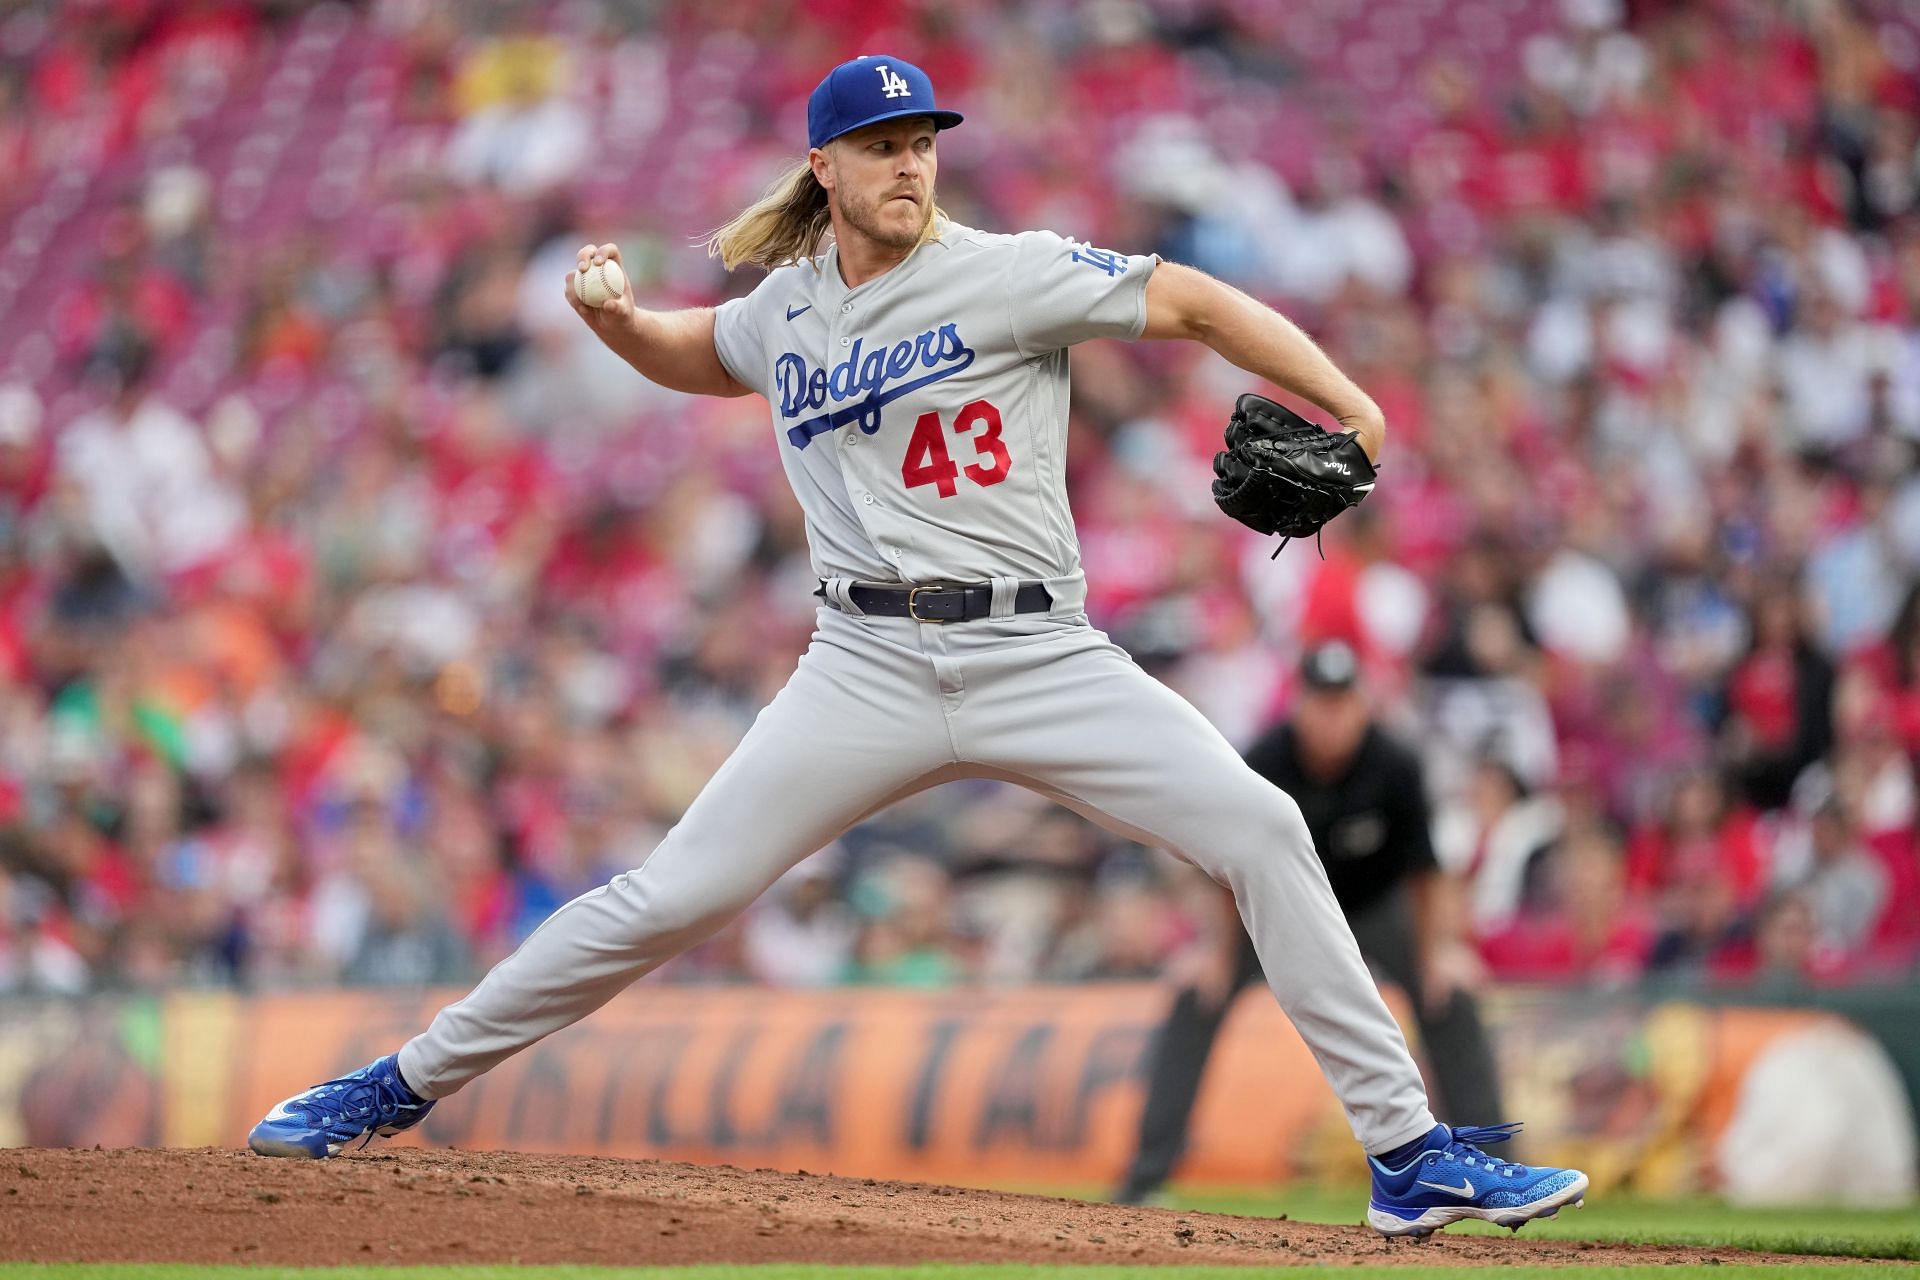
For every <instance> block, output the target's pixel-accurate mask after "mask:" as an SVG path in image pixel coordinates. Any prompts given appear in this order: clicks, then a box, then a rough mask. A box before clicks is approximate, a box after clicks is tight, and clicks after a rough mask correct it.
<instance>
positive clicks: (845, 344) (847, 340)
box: [840, 338, 853, 347]
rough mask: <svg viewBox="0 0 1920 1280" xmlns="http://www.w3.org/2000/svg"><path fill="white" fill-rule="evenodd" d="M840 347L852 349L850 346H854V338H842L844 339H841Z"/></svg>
mask: <svg viewBox="0 0 1920 1280" xmlns="http://www.w3.org/2000/svg"><path fill="white" fill-rule="evenodd" d="M840 345H841V346H843V347H850V346H852V345H853V339H852V338H842V339H840Z"/></svg>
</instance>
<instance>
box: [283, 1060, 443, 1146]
mask: <svg viewBox="0 0 1920 1280" xmlns="http://www.w3.org/2000/svg"><path fill="white" fill-rule="evenodd" d="M301 1105H303V1106H307V1107H311V1108H313V1110H314V1111H315V1113H317V1115H318V1116H319V1118H320V1119H322V1120H323V1121H326V1122H328V1123H332V1122H335V1121H340V1120H357V1119H361V1118H363V1117H364V1118H366V1119H368V1120H378V1119H380V1118H381V1117H383V1116H387V1117H395V1118H397V1113H400V1112H404V1111H405V1110H406V1109H407V1108H408V1107H410V1106H413V1105H415V1104H413V1103H410V1102H408V1101H407V1100H406V1099H404V1098H402V1097H401V1096H400V1091H399V1090H398V1089H396V1088H395V1087H394V1086H393V1085H391V1084H389V1083H387V1082H386V1081H385V1080H382V1079H379V1078H377V1077H370V1076H361V1077H360V1078H358V1079H356V1078H354V1077H353V1076H342V1077H341V1078H340V1079H338V1080H329V1081H327V1082H326V1083H325V1084H323V1085H320V1086H318V1087H317V1088H316V1089H315V1090H314V1091H313V1093H312V1095H311V1096H310V1097H308V1098H305V1099H303V1100H302V1103H301ZM367 1140H368V1141H369V1142H371V1141H372V1140H373V1127H372V1126H369V1127H368V1129H367ZM361 1145H362V1146H364V1145H366V1144H365V1143H362V1144H361Z"/></svg>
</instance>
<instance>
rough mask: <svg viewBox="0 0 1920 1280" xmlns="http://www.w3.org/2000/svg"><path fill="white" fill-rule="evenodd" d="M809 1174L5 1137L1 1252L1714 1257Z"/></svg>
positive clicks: (71, 1256)
mask: <svg viewBox="0 0 1920 1280" xmlns="http://www.w3.org/2000/svg"><path fill="white" fill-rule="evenodd" d="M1715 1256H1720V1257H1739V1258H1740V1259H1741V1260H1743V1261H1750V1260H1754V1256H1753V1255H1745V1254H1734V1253H1732V1251H1729V1250H1724V1249H1721V1250H1688V1249H1667V1248H1653V1247H1639V1248H1623V1247H1619V1246H1612V1245H1608V1246H1600V1245H1590V1244H1582V1243H1575V1242H1565V1241H1550V1240H1528V1239H1526V1238H1525V1237H1524V1236H1521V1237H1518V1238H1511V1239H1493V1238H1485V1237H1483V1238H1472V1237H1466V1236H1459V1237H1452V1238H1449V1237H1447V1236H1445V1235H1444V1233H1443V1234H1442V1235H1440V1236H1436V1237H1435V1238H1434V1241H1433V1243H1431V1244H1427V1245H1424V1246H1423V1245H1415V1244H1412V1243H1408V1242H1388V1241H1384V1240H1382V1239H1381V1238H1380V1237H1379V1236H1377V1235H1375V1234H1374V1233H1373V1232H1371V1231H1369V1230H1367V1229H1366V1228H1364V1227H1359V1226H1353V1227H1333V1226H1320V1225H1313V1224H1308V1223H1300V1222H1288V1221H1285V1220H1284V1219H1281V1220H1275V1219H1268V1218H1239V1217H1231V1216H1228V1215H1225V1214H1211V1213H1176V1212H1172V1211H1170V1210H1165V1209H1130V1208H1123V1207H1120V1206H1117V1205H1104V1204H1085V1203H1082V1202H1080V1201H1077V1200H1061V1199H1052V1198H1048V1197H1044V1196H1018V1195H1007V1194H1003V1193H1000V1192H993V1191H974V1190H968V1189H964V1188H958V1187H936V1186H925V1185H922V1184H918V1183H911V1182H882V1181H874V1180H870V1179H863V1178H836V1177H828V1176H822V1175H816V1174H807V1173H775V1172H773V1171H771V1170H765V1169H762V1170H756V1171H753V1172H748V1171H746V1170H741V1169H731V1168H723V1167H707V1166H702V1165H689V1164H666V1163H660V1162H656V1161H628V1160H611V1159H602V1158H590V1157H580V1156H548V1155H521V1154H513V1153H505V1152H465V1151H417V1150H400V1149H394V1150H387V1151H382V1150H379V1149H377V1148H376V1149H374V1150H371V1151H368V1152H365V1153H364V1154H362V1153H355V1154H352V1155H348V1156H343V1157H341V1158H340V1159H336V1160H328V1161H324V1162H315V1163H308V1162H305V1161H291V1160H264V1159H261V1158H260V1157H258V1156H254V1155H252V1154H250V1153H248V1152H245V1151H230V1150H217V1149H204V1148H203V1149H199V1150H191V1151H155V1150H145V1149H129V1150H98V1149H95V1150H89V1151H56V1150H35V1149H17V1150H12V1151H4V1152H0V1258H4V1259H8V1260H33V1261H56V1260H57V1261H80V1262H198V1263H211V1262H241V1261H244V1262H260V1263H274V1264H281V1265H302V1264H304V1265H309V1266H323V1265H329V1264H342V1263H366V1262H393V1263H425V1262H472V1263H483V1262H485V1263H512V1262H519V1263H545V1262H586V1263H601V1264H607V1265H640V1264H653V1265H670V1264H676V1263H697V1262H775V1261H793V1262H843V1263H910V1262H936V1261H937V1262H993V1261H1037V1262H1047V1261H1053V1262H1076V1263H1094V1262H1104V1263H1125V1262H1135V1263H1140V1262H1145V1263H1159V1262H1189V1263H1195V1262H1210V1263H1262V1264H1266V1265H1273V1264H1276V1263H1289V1262H1302V1263H1307V1262H1311V1263H1319V1264H1326V1263H1329V1262H1338V1261H1342V1260H1346V1259H1362V1258H1363V1259H1365V1260H1367V1261H1369V1262H1394V1261H1402V1262H1414V1263H1422V1264H1426V1265H1434V1264H1442V1265H1445V1264H1457V1265H1460V1266H1476V1265H1478V1266H1484V1265H1487V1264H1489V1263H1496V1262H1497V1263H1519V1262H1534V1263H1553V1262H1579V1263H1587V1264H1601V1265H1607V1264H1614V1265H1618V1264H1629V1263H1639V1264H1645V1263H1658V1262H1667V1261H1675V1262H1701V1261H1705V1260H1707V1259H1708V1258H1710V1257H1715Z"/></svg>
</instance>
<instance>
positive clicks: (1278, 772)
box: [1114, 641, 1500, 1204]
mask: <svg viewBox="0 0 1920 1280" xmlns="http://www.w3.org/2000/svg"><path fill="white" fill-rule="evenodd" d="M1300 676H1301V679H1300V691H1299V694H1298V697H1297V699H1296V701H1295V704H1294V708H1293V713H1292V715H1291V716H1289V717H1288V718H1287V719H1286V720H1284V721H1282V722H1281V723H1280V724H1278V725H1276V726H1275V727H1274V728H1272V729H1270V730H1269V731H1268V732H1267V733H1266V735H1265V736H1263V737H1262V738H1261V739H1260V740H1259V741H1258V742H1256V743H1255V744H1254V745H1253V747H1252V748H1251V749H1250V750H1249V751H1248V752H1247V763H1248V764H1250V765H1252V766H1253V768H1254V769H1255V771H1257V772H1258V773H1260V774H1261V775H1262V776H1263V777H1265V778H1267V779H1269V780H1270V781H1272V782H1273V783H1274V784H1275V785H1277V786H1279V787H1280V788H1281V789H1282V790H1284V791H1286V792H1287V794H1288V795H1290V796H1292V797H1293V798H1294V799H1295V800H1296V801H1297V802H1299V805H1300V809H1301V812H1302V813H1303V814H1305V816H1306V820H1307V829H1308V830H1309V831H1311V832H1312V833H1313V844H1314V848H1315V849H1317V850H1318V851H1319V853H1320V860H1321V861H1322V862H1323V863H1325V864H1326V868H1327V879H1328V880H1329V881H1330V882H1331V883H1332V885H1333V894H1334V897H1335V898H1337V899H1338V900H1339V903H1340V909H1341V910H1342V911H1343V912H1345V913H1346V917H1347V923H1348V924H1349V925H1350V926H1351V927H1352V929H1353V936H1354V938H1355V939H1356V940H1357V941H1358V942H1359V944H1360V951H1361V954H1362V955H1364V956H1365V957H1366V959H1367V962H1368V964H1369V965H1370V966H1371V967H1372V968H1373V969H1374V971H1375V972H1376V973H1378V974H1379V975H1380V976H1382V977H1384V978H1386V979H1388V980H1390V981H1392V982H1394V983H1397V984H1398V985H1399V986H1401V987H1402V988H1404V989H1405V990H1406V992H1407V993H1408V995H1409V996H1410V997H1411V998H1412V1000H1413V1004H1414V1012H1415V1018H1416V1020H1417V1023H1418V1026H1419V1031H1420V1038H1421V1040H1422V1042H1423V1044H1424V1047H1425V1051H1426V1059H1427V1063H1428V1065H1429V1069H1430V1070H1431V1072H1432V1074H1433V1076H1434V1077H1435V1079H1434V1080H1432V1081H1430V1082H1429V1083H1430V1085H1431V1086H1432V1090H1431V1091H1432V1092H1433V1094H1434V1095H1435V1097H1434V1110H1435V1112H1436V1113H1437V1114H1438V1115H1439V1116H1440V1118H1441V1119H1443V1120H1445V1121H1447V1122H1448V1123H1451V1124H1492V1123H1494V1122H1496V1121H1497V1120H1498V1119H1499V1117H1500V1089H1499V1080H1498V1077H1497V1075H1496V1069H1495V1067H1494V1062H1493V1052H1492V1050H1491V1048H1490V1047H1489V1046H1488V1043H1487V1037H1486V1032H1485V1030H1484V1029H1483V1028H1482V1027H1481V1025H1480V1013H1479V1009H1478V1007H1477V1005H1476V1003H1475V1001H1474V998H1473V995H1472V988H1473V987H1475V986H1477V985H1478V983H1479V981H1480V979H1481V977H1482V976H1483V975H1482V971H1481V969H1480V967H1479V961H1478V958H1477V956H1476V955H1475V954H1474V952H1473V951H1472V949H1471V947H1470V946H1469V944H1468V943H1467V942H1466V941H1465V938H1464V927H1465V906H1464V903H1463V902H1462V900H1461V895H1460V893H1459V891H1458V886H1457V884H1456V883H1455V881H1454V878H1453V877H1452V876H1451V875H1449V874H1447V873H1446V872H1443V871H1442V870H1441V869H1440V865H1439V863H1438V862H1437V861H1436V860H1435V859H1434V855H1433V842H1432V836H1431V832H1430V830H1429V827H1430V817H1429V813H1428V808H1427V796H1426V789H1425V782H1424V780H1423V779H1422V777H1421V772H1420V762H1419V759H1418V758H1417V757H1416V756H1415V755H1414V754H1413V752H1412V751H1411V750H1409V749H1408V748H1407V747H1405V746H1403V745H1401V744H1400V743H1399V742H1397V741H1395V740H1394V739H1393V738H1392V737H1391V736H1389V735H1388V733H1387V732H1386V731H1385V730H1384V729H1382V728H1381V727H1380V726H1379V725H1378V724H1376V723H1375V722H1374V720H1373V715H1372V711H1371V709H1370V708H1369V707H1368V705H1367V700H1366V695H1365V693H1364V692H1363V691H1362V690H1361V688H1360V686H1359V677H1360V664H1359V658H1358V656H1357V655H1356V654H1355V653H1354V651H1353V649H1352V647H1351V646H1349V645H1347V644H1345V643H1343V642H1340V641H1333V642H1329V643H1326V644H1321V645H1318V646H1316V647H1315V648H1313V649H1311V650H1309V651H1308V653H1307V655H1306V658H1305V660H1304V661H1303V662H1302V664H1301V669H1300ZM1222 916H1223V919H1230V920H1231V921H1232V924H1231V926H1230V927H1229V928H1227V929H1224V930H1223V931H1222V932H1223V934H1224V935H1225V936H1224V939H1223V944H1222V945H1224V946H1225V947H1229V948H1231V949H1232V952H1233V956H1232V958H1231V959H1230V958H1229V955H1228V953H1226V952H1224V951H1223V952H1222V953H1221V954H1219V955H1218V957H1217V959H1218V960H1219V962H1220V963H1218V964H1217V965H1215V966H1213V967H1214V969H1215V971H1216V976H1215V978H1214V979H1213V980H1210V981H1209V980H1206V979H1202V980H1200V981H1197V982H1195V983H1194V984H1193V985H1189V986H1187V987H1186V988H1184V989H1183V990H1182V991H1181V992H1180V995H1179V997H1178V998H1177V999H1176V1000H1175V1001H1174V1004H1173V1010H1172V1012H1171V1013H1169V1014H1168V1015H1167V1020H1166V1022H1165V1023H1164V1024H1163V1025H1162V1026H1161V1028H1160V1032H1159V1034H1158V1035H1157V1036H1156V1037H1155V1041H1154V1046H1153V1049H1152V1057H1151V1064H1152V1078H1151V1080H1150V1082H1149V1084H1148V1086H1147V1105H1146V1110H1145V1112H1144V1113H1143V1114H1142V1115H1141V1118H1140V1144H1139V1149H1138V1150H1137V1152H1136V1153H1135V1155H1134V1158H1133V1164H1132V1166H1131V1167H1130V1168H1129V1169H1128V1171H1127V1178H1126V1181H1125V1183H1124V1184H1123V1185H1122V1186H1121V1188H1120V1190H1119V1192H1118V1193H1117V1194H1116V1196H1115V1197H1114V1198H1115V1199H1116V1200H1118V1201H1120V1202H1122V1203H1125V1204H1139V1203H1141V1202H1143V1201H1145V1200H1148V1199H1150V1198H1151V1197H1152V1196H1154V1195H1155V1194H1156V1193H1157V1192H1159V1191H1160V1189H1161V1188H1162V1187H1163V1186H1164V1185H1165V1183H1166V1181H1167V1179H1168V1177H1169V1176H1170V1175H1171V1174H1172V1172H1173V1167H1174V1164H1175V1163H1176V1162H1177V1161H1178V1160H1179V1158H1180V1155H1181V1152H1182V1150H1183V1149H1184V1147H1185V1145H1186V1134H1187V1121H1188V1118H1189V1116H1191V1114H1192V1112H1193V1103H1194V1098H1195V1097H1196V1096H1197V1095H1198V1094H1199V1092H1200V1079H1201V1075H1202V1074H1203V1072H1204V1071H1205V1069H1206V1065H1207V1055H1208V1054H1209V1053H1210V1052H1211V1051H1212V1049H1213V1041H1214V1036H1215V1035H1216V1034H1217V1033H1218V1032H1219V1030H1220V1024H1221V1022H1222V1021H1224V1020H1225V1018H1226V1014H1227V1010H1228V1009H1229V1008H1230V1007H1231V1006H1232V1004H1233V998H1234V997H1235V996H1236V995H1238V994H1239V993H1240V991H1241V990H1242V989H1244V988H1245V987H1246V986H1247V985H1248V984H1249V983H1251V982H1253V981H1255V980H1256V979H1258V978H1260V976H1261V973H1260V962H1259V960H1258V959H1257V958H1256V957H1255V956H1254V952H1253V944H1252V943H1251V942H1250V941H1249V940H1248V938H1247V935H1246V931H1245V930H1244V929H1243V928H1242V927H1241V926H1240V923H1239V918H1238V917H1237V916H1235V915H1234V914H1233V912H1232V910H1231V907H1230V905H1228V906H1226V907H1223V910H1222ZM1229 964H1230V965H1231V969H1229V967H1228V966H1229ZM1229 973H1230V974H1231V977H1230V978H1229V976H1228V975H1229Z"/></svg>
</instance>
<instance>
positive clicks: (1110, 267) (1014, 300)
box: [1007, 231, 1160, 357]
mask: <svg viewBox="0 0 1920 1280" xmlns="http://www.w3.org/2000/svg"><path fill="white" fill-rule="evenodd" d="M1159 261H1160V260H1159V259H1158V258H1156V257H1153V256H1150V255H1135V256H1132V257H1129V256H1127V255H1126V254H1123V253H1115V252H1114V251H1113V250H1111V249H1096V248H1095V247H1094V246H1092V245H1090V244H1083V243H1081V242H1080V241H1078V240H1069V239H1066V238H1064V237H1062V236H1057V235H1055V234H1054V233H1053V232H1051V231H1030V232H1027V233H1026V234H1025V235H1022V236H1019V237H1017V243H1016V247H1015V249H1014V252H1013V255H1012V260H1011V262H1010V264H1009V270H1008V275H1007V310H1008V314H1009V316H1010V318H1011V321H1012V329H1013V340H1014V343H1015V345H1017V346H1018V347H1019V349H1020V354H1022V355H1024V356H1029V357H1031V356H1037V355H1042V354H1044V353H1046V352H1048V351H1056V350H1058V349H1059V348H1061V347H1070V346H1072V345H1073V344H1074V343H1076V342H1085V341H1087V340H1088V339H1090V338H1137V337H1139V336H1140V334H1141V331H1142V330H1144V329H1145V328H1146V327H1147V277H1148V276H1150V275H1152V274H1153V268H1154V266H1155V264H1157V263H1158V262H1159Z"/></svg>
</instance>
